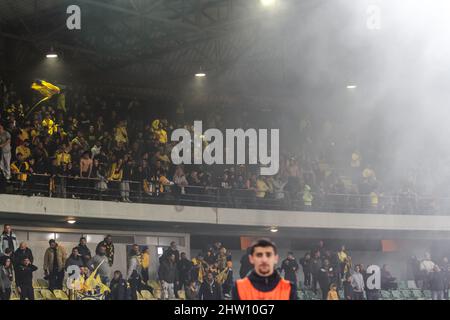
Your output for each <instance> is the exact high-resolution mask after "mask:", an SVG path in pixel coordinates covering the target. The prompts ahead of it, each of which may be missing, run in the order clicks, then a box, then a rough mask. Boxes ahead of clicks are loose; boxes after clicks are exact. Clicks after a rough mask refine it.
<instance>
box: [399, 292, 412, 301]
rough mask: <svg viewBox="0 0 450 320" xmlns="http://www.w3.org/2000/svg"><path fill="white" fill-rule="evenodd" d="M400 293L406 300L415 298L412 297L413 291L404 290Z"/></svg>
mask: <svg viewBox="0 0 450 320" xmlns="http://www.w3.org/2000/svg"><path fill="white" fill-rule="evenodd" d="M400 293H401V295H402V296H403V298H404V299H407V300H411V299H414V296H413V295H412V293H411V290H408V289H402V290H400Z"/></svg>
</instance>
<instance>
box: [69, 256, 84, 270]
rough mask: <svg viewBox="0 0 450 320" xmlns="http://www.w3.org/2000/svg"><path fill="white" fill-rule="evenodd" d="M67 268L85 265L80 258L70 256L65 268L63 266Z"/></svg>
mask: <svg viewBox="0 0 450 320" xmlns="http://www.w3.org/2000/svg"><path fill="white" fill-rule="evenodd" d="M68 266H78V267H83V266H85V263H84V261H83V258H82V257H81V256H77V257H74V256H73V255H70V256H69V258H68V259H67V260H66V266H65V267H66V269H67V267H68Z"/></svg>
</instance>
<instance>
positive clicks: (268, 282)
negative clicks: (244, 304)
mask: <svg viewBox="0 0 450 320" xmlns="http://www.w3.org/2000/svg"><path fill="white" fill-rule="evenodd" d="M248 279H249V280H250V282H251V283H252V285H253V287H254V288H255V289H256V290H258V291H261V292H269V291H272V290H274V289H275V287H276V286H277V285H278V283H279V282H280V280H281V276H280V274H279V273H278V272H274V273H273V274H272V275H270V276H268V277H261V276H259V275H258V274H257V273H256V272H255V271H254V270H253V271H252V272H251V273H250V274H249V275H248ZM231 296H232V299H233V300H240V298H239V293H238V291H237V286H236V283H235V284H234V286H233V289H232V291H231ZM289 300H298V296H297V285H296V284H295V283H292V282H291V293H290V297H289Z"/></svg>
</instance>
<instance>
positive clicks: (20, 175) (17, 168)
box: [11, 152, 33, 189]
mask: <svg viewBox="0 0 450 320" xmlns="http://www.w3.org/2000/svg"><path fill="white" fill-rule="evenodd" d="M11 173H12V174H13V175H14V176H15V178H16V180H17V181H20V184H19V188H20V189H23V187H24V185H25V182H27V180H28V175H29V174H31V173H33V169H32V168H31V167H30V164H29V163H28V162H27V161H26V160H24V158H23V155H22V153H20V152H19V153H18V154H17V160H16V161H14V162H13V163H12V164H11Z"/></svg>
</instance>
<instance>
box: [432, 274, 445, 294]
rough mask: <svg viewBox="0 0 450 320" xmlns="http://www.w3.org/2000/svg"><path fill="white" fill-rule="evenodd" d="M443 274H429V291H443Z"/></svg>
mask: <svg viewBox="0 0 450 320" xmlns="http://www.w3.org/2000/svg"><path fill="white" fill-rule="evenodd" d="M444 280H445V274H444V273H443V272H442V271H439V272H436V271H435V272H431V273H430V290H431V291H443V290H444V288H445V287H444Z"/></svg>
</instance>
